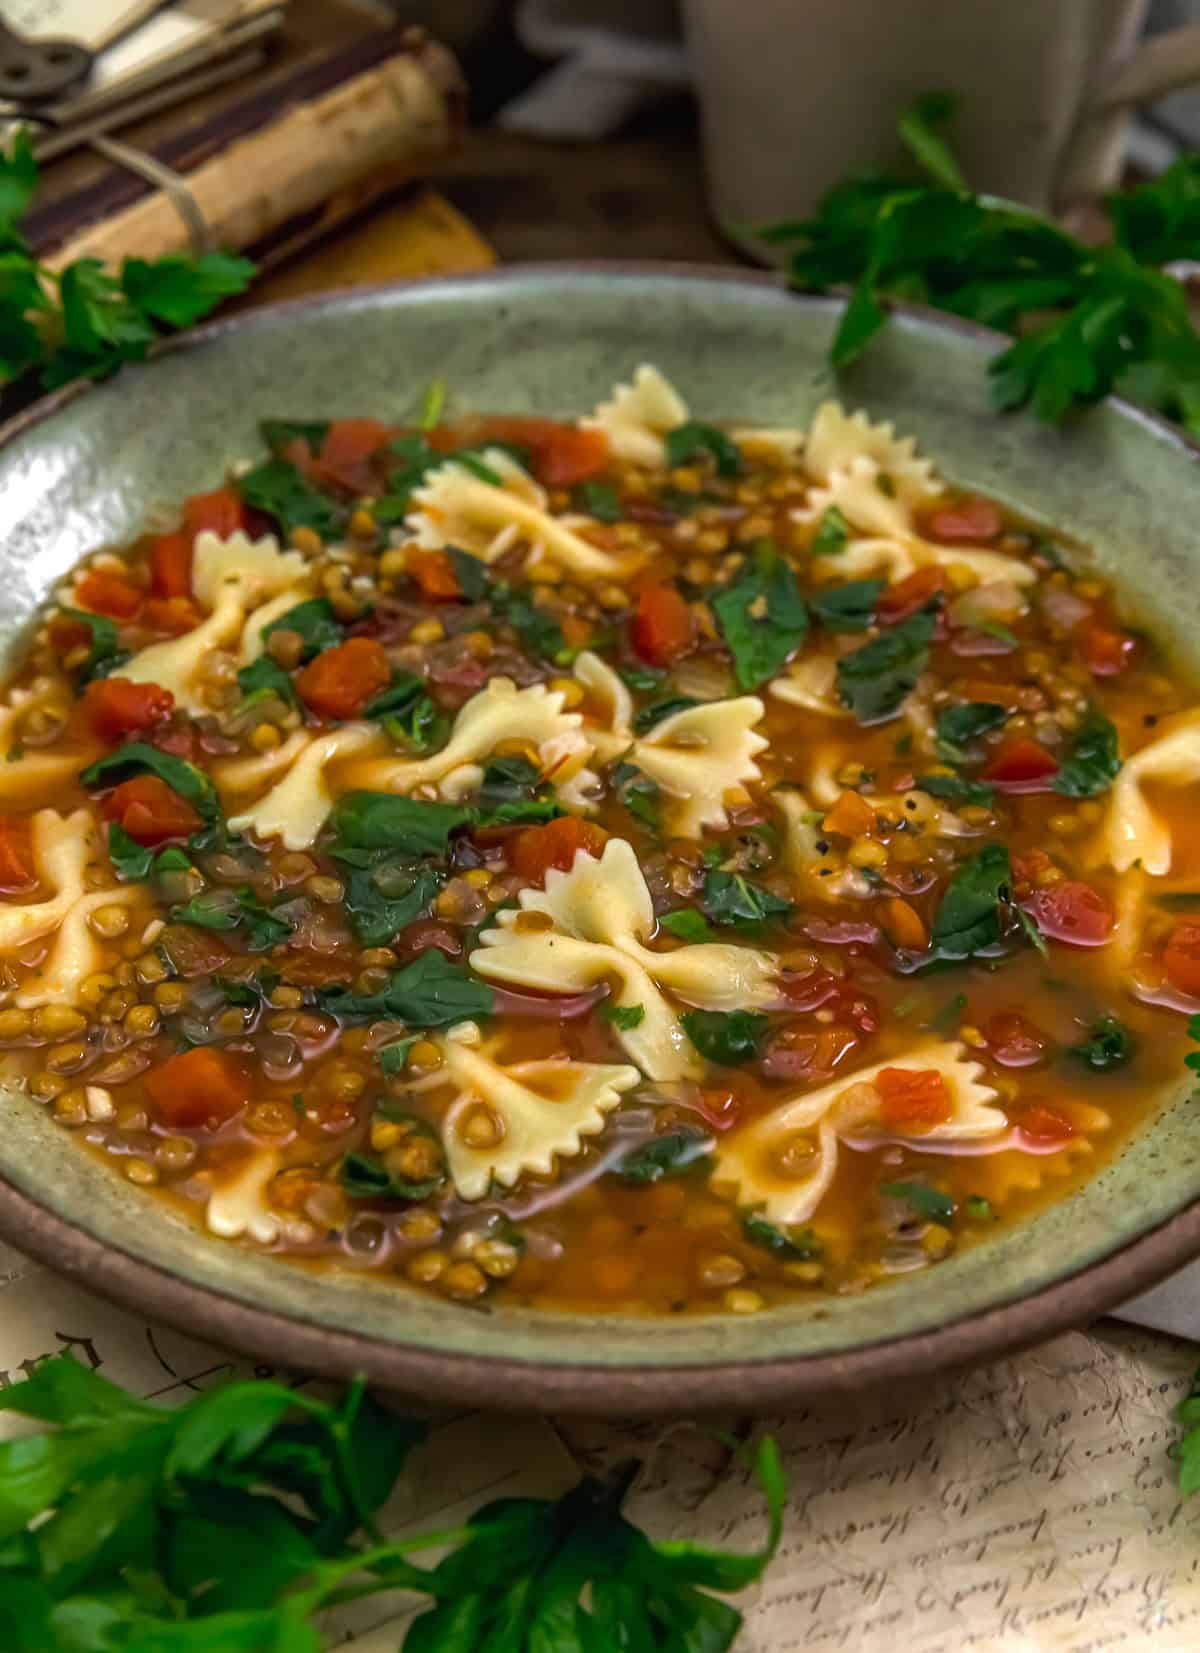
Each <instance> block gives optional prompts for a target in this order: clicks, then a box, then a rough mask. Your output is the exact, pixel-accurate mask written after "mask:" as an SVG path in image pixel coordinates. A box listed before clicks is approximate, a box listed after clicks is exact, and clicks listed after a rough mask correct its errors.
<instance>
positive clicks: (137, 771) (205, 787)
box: [79, 740, 221, 822]
mask: <svg viewBox="0 0 1200 1653" xmlns="http://www.w3.org/2000/svg"><path fill="white" fill-rule="evenodd" d="M134 775H157V776H158V778H159V780H160V781H165V782H166V784H167V785H168V786H169V787H170V788H171V790H172V791H173V792H178V794H179V796H180V797H181V798H185V799H186V800H187V802H188V803H190V804H191V805H192V806H193V808H194V809H196V810H197V812H198V813H199V814H200V815H201V816H203V818H204V819H205V820H206V821H209V822H212V821H216V820H218V819H219V818H220V813H221V805H220V801H219V799H218V798H217V794H216V790H215V788H214V787H213V784H212V782H211V781H210V780H209V778H208V776H207V775H206V774H205V773H204V771H203V770H202V769H198V768H197V767H196V765H195V764H194V763H189V762H188V761H187V759H186V758H177V757H175V756H174V755H173V754H172V753H170V752H160V751H159V749H158V747H157V746H150V745H148V744H147V743H146V742H145V741H140V740H131V741H127V742H126V743H125V745H124V746H120V747H118V748H117V750H116V751H115V752H110V753H109V754H108V756H107V757H103V758H97V760H96V762H95V763H89V764H88V766H87V768H86V769H81V770H80V772H79V779H80V782H81V783H82V784H83V785H84V786H86V787H87V788H88V789H89V791H92V790H99V789H101V788H105V789H106V788H108V787H110V786H119V785H120V783H121V782H122V781H127V780H129V779H130V778H131V777H132V776H134Z"/></svg>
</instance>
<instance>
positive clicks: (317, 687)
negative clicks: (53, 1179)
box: [0, 363, 1200, 1317]
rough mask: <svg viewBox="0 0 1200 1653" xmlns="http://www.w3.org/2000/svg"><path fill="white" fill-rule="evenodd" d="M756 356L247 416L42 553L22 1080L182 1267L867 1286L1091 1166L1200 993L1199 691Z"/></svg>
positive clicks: (8, 934) (646, 1284) (423, 1285)
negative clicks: (197, 457)
mask: <svg viewBox="0 0 1200 1653" xmlns="http://www.w3.org/2000/svg"><path fill="white" fill-rule="evenodd" d="M751 388H752V385H751V381H747V387H746V391H745V399H744V400H743V401H742V404H741V405H740V406H737V407H733V408H730V409H728V410H727V411H728V412H729V413H730V414H733V415H736V417H733V418H730V419H728V420H722V421H721V422H709V421H708V420H706V419H705V418H703V417H701V416H699V415H698V414H697V413H696V412H694V411H693V409H692V408H690V407H689V405H688V399H687V397H685V395H684V394H683V392H684V391H688V392H689V393H690V392H691V390H692V386H691V385H690V384H688V383H686V382H685V381H684V380H683V379H681V381H680V384H679V385H678V386H676V385H673V384H671V383H670V382H669V381H668V380H667V379H666V378H665V377H664V376H663V374H662V373H661V372H660V371H658V370H657V369H656V368H654V367H652V366H650V365H649V364H645V363H643V364H641V365H640V366H637V367H636V369H635V370H634V371H633V372H632V373H631V374H629V375H628V376H627V377H626V378H625V380H624V381H623V382H621V383H619V384H617V385H616V386H615V388H614V390H613V391H612V393H611V395H609V396H607V397H606V398H605V399H604V400H603V401H602V402H601V403H600V405H599V406H598V407H596V408H595V409H594V410H593V411H592V412H591V413H590V414H589V413H584V414H583V415H582V417H578V418H572V419H569V420H563V419H553V418H545V417H542V416H541V415H540V414H538V413H525V414H521V415H511V414H509V415H506V414H504V413H492V414H484V413H478V412H474V411H472V410H471V409H470V408H465V407H461V406H459V405H458V404H459V400H460V398H461V395H462V391H461V389H460V388H457V387H455V386H454V385H453V384H452V383H450V384H448V385H447V386H446V387H445V397H444V402H443V401H442V400H441V399H440V398H439V396H438V395H435V396H433V397H432V398H431V399H429V400H427V402H426V409H425V411H426V414H427V418H426V419H425V421H424V423H423V424H422V426H421V428H419V429H418V428H414V427H413V426H412V424H411V423H410V422H406V423H402V424H395V423H390V422H389V421H388V420H387V419H386V418H383V417H376V416H370V417H363V418H351V419H332V420H328V419H324V418H322V417H320V409H305V410H302V411H303V414H304V416H303V417H302V418H300V419H298V420H290V419H286V418H273V419H269V420H266V421H264V423H263V426H262V436H263V441H264V443H265V445H266V447H267V448H268V450H269V453H270V457H269V458H268V459H266V460H265V461H264V462H262V463H257V464H255V463H249V464H241V463H239V464H238V465H236V466H234V467H233V469H232V470H231V471H230V473H229V475H228V476H227V477H226V479H225V482H224V484H223V485H222V486H219V487H214V489H213V490H212V491H210V492H208V493H205V494H200V495H195V496H193V497H192V498H190V499H188V500H187V501H185V502H183V504H182V507H181V510H180V513H179V517H178V521H177V522H176V524H175V525H174V526H173V527H168V528H167V529H166V531H164V532H161V533H160V532H152V533H148V534H147V535H145V536H144V537H143V538H142V539H140V540H139V541H138V542H137V543H136V544H135V545H133V546H132V547H130V548H129V549H128V550H126V551H116V550H112V549H110V548H105V549H103V550H101V551H98V552H97V553H96V554H94V555H92V556H91V557H90V558H89V559H87V560H86V562H84V563H83V564H81V565H80V567H79V568H78V569H76V570H75V571H74V572H73V573H72V574H71V575H70V576H69V577H68V578H67V579H65V580H64V581H63V582H62V583H61V584H60V585H59V586H58V587H57V589H56V591H55V593H54V597H53V599H52V601H51V603H50V604H48V607H47V614H46V617H45V621H44V623H42V624H40V625H38V626H35V627H34V628H32V630H31V634H30V637H29V639H28V644H27V648H26V652H25V654H24V655H23V656H22V657H21V661H20V663H19V664H18V666H17V668H16V669H15V671H14V672H13V674H12V676H11V679H10V681H9V682H8V684H7V686H6V688H5V691H4V693H3V694H2V695H0V752H3V754H4V757H5V761H4V762H3V763H2V764H0V1067H2V1069H3V1072H4V1075H5V1078H6V1081H7V1082H8V1083H9V1085H10V1086H15V1087H16V1089H15V1090H10V1092H9V1094H8V1102H9V1105H10V1106H12V1107H34V1106H38V1107H43V1108H45V1109H46V1110H47V1113H48V1114H49V1115H51V1116H52V1117H53V1118H54V1119H55V1120H56V1121H57V1122H59V1123H61V1124H62V1125H63V1126H64V1127H65V1128H66V1129H67V1130H74V1131H76V1132H77V1133H78V1134H79V1135H80V1136H81V1137H83V1138H84V1139H85V1142H86V1146H87V1151H88V1152H91V1153H94V1154H97V1155H101V1156H104V1157H105V1158H106V1159H107V1160H108V1161H109V1162H110V1163H111V1165H112V1166H113V1167H114V1169H115V1171H116V1172H117V1173H118V1174H120V1175H121V1176H122V1177H123V1178H124V1179H126V1180H127V1181H128V1183H129V1184H130V1185H131V1187H130V1194H131V1196H132V1197H135V1198H136V1197H139V1196H138V1195H137V1193H136V1190H137V1189H141V1190H144V1197H145V1198H146V1199H157V1198H159V1197H160V1195H162V1196H165V1198H166V1199H167V1200H168V1201H169V1202H170V1206H171V1209H172V1210H173V1211H174V1212H175V1214H176V1215H178V1214H179V1213H180V1212H185V1213H186V1212H190V1213H191V1214H192V1215H193V1216H194V1217H195V1219H196V1220H197V1223H198V1225H199V1226H200V1227H202V1229H203V1231H204V1235H205V1238H204V1239H203V1241H202V1243H203V1244H205V1245H208V1246H217V1245H218V1244H221V1243H225V1242H230V1241H232V1242H235V1243H237V1244H238V1245H240V1246H243V1247H245V1248H247V1249H252V1250H253V1249H257V1250H258V1251H260V1252H269V1253H270V1255H271V1258H272V1262H271V1263H270V1265H269V1266H271V1267H275V1266H278V1267H284V1266H287V1263H288V1260H289V1259H292V1260H302V1261H303V1262H305V1263H306V1264H308V1265H311V1264H319V1265H320V1266H322V1267H323V1268H327V1269H341V1270H354V1271H359V1272H367V1271H369V1272H370V1275H371V1278H372V1281H373V1283H374V1286H375V1287H376V1288H377V1289H378V1290H380V1291H384V1290H395V1289H401V1288H403V1287H410V1288H413V1289H418V1290H421V1291H425V1292H430V1293H433V1294H435V1295H436V1296H438V1297H439V1298H441V1299H443V1300H444V1303H445V1304H446V1305H453V1304H474V1305H476V1306H480V1305H482V1303H483V1301H484V1300H485V1299H494V1300H496V1301H497V1303H504V1302H508V1303H513V1304H519V1305H520V1306H521V1307H522V1309H523V1310H526V1311H529V1312H534V1311H537V1310H540V1309H542V1308H544V1307H557V1308H568V1309H571V1310H577V1309H580V1308H583V1309H587V1310H589V1311H592V1312H606V1313H615V1312H622V1313H623V1312H627V1311H629V1310H636V1311H637V1312H639V1313H643V1314H646V1315H648V1316H649V1315H656V1314H657V1315H662V1316H668V1315H670V1316H673V1317H677V1316H679V1315H681V1314H687V1313H694V1312H711V1311H713V1310H718V1309H724V1310H726V1311H727V1312H731V1313H738V1314H747V1313H752V1312H754V1311H756V1310H758V1309H762V1308H765V1307H767V1306H779V1305H786V1304H788V1303H794V1302H796V1301H797V1300H798V1299H799V1298H800V1296H801V1294H803V1297H804V1298H805V1299H806V1300H808V1301H810V1302H811V1301H812V1300H813V1298H814V1297H818V1296H819V1295H820V1294H822V1293H839V1294H840V1293H847V1292H859V1291H862V1290H865V1289H867V1288H869V1287H870V1288H874V1287H875V1286H877V1285H881V1284H884V1283H886V1282H887V1281H889V1280H890V1279H891V1278H892V1277H893V1276H900V1275H907V1274H909V1273H912V1272H914V1271H916V1270H920V1269H927V1268H929V1267H931V1266H934V1265H935V1264H937V1263H938V1262H939V1261H940V1260H941V1259H943V1258H944V1257H949V1256H952V1255H954V1254H955V1253H958V1252H962V1251H964V1250H966V1249H968V1248H970V1247H974V1246H985V1247H986V1246H987V1245H988V1244H989V1243H990V1241H991V1237H992V1235H993V1234H995V1233H997V1232H1003V1231H1004V1230H1005V1228H1006V1227H1009V1226H1011V1225H1012V1224H1015V1223H1019V1222H1021V1221H1023V1220H1024V1218H1025V1216H1026V1215H1027V1214H1029V1213H1031V1212H1035V1211H1036V1210H1038V1209H1039V1208H1040V1207H1041V1206H1043V1205H1044V1204H1046V1203H1047V1202H1048V1201H1051V1200H1054V1199H1057V1198H1061V1197H1063V1192H1064V1190H1065V1189H1066V1188H1068V1187H1069V1186H1070V1183H1069V1182H1068V1180H1067V1179H1068V1178H1069V1177H1075V1178H1079V1177H1081V1176H1082V1175H1083V1174H1085V1172H1091V1171H1092V1170H1093V1169H1095V1168H1099V1167H1100V1166H1102V1165H1103V1164H1104V1163H1106V1159H1107V1156H1109V1155H1110V1154H1112V1153H1113V1152H1116V1151H1118V1150H1119V1149H1120V1148H1121V1146H1122V1145H1123V1144H1124V1143H1125V1142H1126V1141H1127V1140H1128V1139H1129V1136H1130V1134H1131V1133H1132V1132H1134V1131H1135V1130H1137V1129H1139V1128H1140V1124H1141V1122H1142V1121H1143V1120H1145V1119H1148V1118H1149V1117H1150V1116H1151V1114H1152V1113H1153V1111H1154V1110H1155V1109H1156V1108H1157V1107H1158V1105H1159V1102H1160V1100H1161V1098H1162V1094H1163V1089H1164V1086H1165V1085H1166V1084H1167V1083H1168V1082H1169V1080H1170V1077H1171V1076H1172V1075H1175V1074H1181V1073H1183V1072H1184V1071H1185V1067H1184V1058H1185V1056H1186V1055H1187V1054H1188V1052H1189V1050H1190V1049H1191V1043H1190V1041H1189V1034H1188V1028H1189V1024H1190V1023H1191V1019H1192V1018H1193V1017H1200V919H1198V918H1197V917H1196V916H1195V914H1194V913H1193V912H1192V910H1191V909H1192V907H1193V906H1194V904H1195V902H1196V899H1197V889H1198V887H1200V886H1198V884H1197V873H1198V872H1200V866H1196V865H1194V852H1193V851H1192V849H1191V840H1190V836H1189V833H1188V809H1189V808H1190V807H1191V804H1192V803H1193V802H1194V798H1193V796H1192V793H1193V790H1194V788H1193V783H1200V713H1198V712H1197V711H1196V709H1195V695H1194V692H1193V691H1192V690H1191V689H1190V688H1189V685H1188V684H1187V683H1186V682H1185V681H1184V680H1183V678H1182V675H1181V671H1180V669H1179V667H1178V666H1177V665H1176V663H1175V662H1174V661H1173V660H1172V659H1171V658H1169V657H1168V656H1166V655H1165V654H1162V653H1160V652H1159V651H1158V650H1157V649H1156V646H1155V643H1154V640H1153V638H1152V637H1151V636H1150V635H1148V634H1146V633H1145V632H1142V631H1139V632H1137V633H1136V634H1135V633H1134V632H1133V631H1131V630H1129V629H1127V628H1126V626H1125V625H1124V624H1123V623H1122V622H1121V620H1120V618H1119V615H1120V613H1121V609H1120V605H1119V603H1118V602H1117V599H1116V597H1115V596H1114V595H1113V593H1111V592H1110V591H1109V590H1108V589H1107V588H1106V586H1105V584H1104V582H1103V581H1102V580H1101V579H1100V578H1099V577H1098V576H1097V574H1096V571H1095V568H1094V566H1093V565H1092V563H1091V562H1090V561H1088V560H1086V557H1084V556H1083V555H1082V554H1081V553H1077V552H1076V551H1075V550H1074V549H1073V548H1072V546H1071V545H1069V544H1067V543H1059V537H1058V536H1057V535H1054V534H1051V533H1049V532H1048V531H1047V530H1046V529H1045V528H1044V526H1043V527H1039V528H1038V529H1037V530H1036V531H1035V530H1034V529H1032V528H1031V527H1029V526H1028V525H1026V524H1024V523H1023V522H1022V521H1021V520H1020V519H1019V518H1018V517H1017V516H1015V515H1013V514H1012V513H1009V512H1007V511H1005V510H1003V509H1002V508H1001V507H1000V506H999V505H997V504H995V503H993V502H992V501H991V500H988V499H985V498H983V497H982V496H979V495H976V494H974V493H970V492H967V491H965V490H963V489H961V488H959V487H957V486H956V485H955V484H954V482H953V480H952V479H950V478H948V477H946V476H944V475H943V474H941V472H940V471H939V470H938V469H935V466H934V462H933V458H932V456H930V455H928V454H926V453H925V452H924V451H918V449H917V446H916V443H915V442H914V440H913V439H912V438H911V437H910V436H908V435H906V434H904V432H903V426H902V424H901V423H899V422H898V423H896V424H893V423H891V422H884V421H882V420H879V419H876V418H873V417H871V416H870V415H869V414H868V413H866V412H861V411H847V410H845V409H843V408H842V407H841V406H840V405H838V404H837V403H835V402H825V403H822V404H821V405H820V406H818V407H816V408H815V411H813V410H812V409H809V408H806V407H805V405H804V397H805V395H806V392H805V388H804V387H803V386H800V385H792V384H790V383H789V381H788V377H787V375H786V373H783V372H781V376H780V380H779V384H778V385H777V386H776V388H775V392H774V394H773V395H772V396H771V398H770V402H771V405H769V406H767V405H765V404H764V407H763V408H762V410H761V411H762V413H763V415H764V417H763V419H762V421H761V422H755V412H756V409H755V407H754V405H753V399H752V397H751V394H750V392H751ZM410 389H411V387H408V386H402V387H401V388H400V389H399V390H398V391H397V396H396V401H397V406H398V407H399V406H401V405H404V406H405V407H407V406H410V405H412V402H413V398H411V397H410V395H409V391H410ZM523 399H525V398H523ZM434 404H437V405H436V406H435V405H434ZM435 420H436V423H435V422H434V421H435ZM215 480H216V479H214V481H215ZM1127 753H1132V756H1126V754H1127ZM1191 1025H1195V1024H1194V1023H1192V1024H1191ZM889 1053H893V1054H889ZM896 1053H898V1054H896ZM20 1093H23V1094H20ZM69 1151H71V1150H70V1149H67V1148H64V1152H69ZM264 1266H267V1265H264ZM896 1289H900V1290H903V1289H904V1287H903V1285H899V1286H897V1287H896ZM440 1312H442V1313H443V1314H445V1313H447V1312H452V1310H449V1309H448V1308H443V1309H442V1310H441V1311H440Z"/></svg>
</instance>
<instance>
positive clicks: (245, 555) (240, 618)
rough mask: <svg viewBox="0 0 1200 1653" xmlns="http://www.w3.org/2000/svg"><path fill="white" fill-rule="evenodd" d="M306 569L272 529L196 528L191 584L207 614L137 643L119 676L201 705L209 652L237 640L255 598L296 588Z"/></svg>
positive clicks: (190, 706) (198, 708) (196, 708)
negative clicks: (259, 532)
mask: <svg viewBox="0 0 1200 1653" xmlns="http://www.w3.org/2000/svg"><path fill="white" fill-rule="evenodd" d="M306 574H307V564H306V563H305V560H304V558H303V557H302V556H301V554H300V553H299V552H298V551H281V550H280V549H279V541H278V540H277V539H276V538H275V536H274V535H273V534H267V535H264V537H263V538H262V539H258V540H251V539H250V538H248V536H247V535H245V534H243V533H241V532H240V531H239V532H237V533H234V534H231V535H230V536H229V538H228V539H224V540H223V539H221V538H219V537H218V535H216V534H213V533H209V532H207V531H205V532H204V533H202V534H198V535H197V537H196V546H195V551H194V553H193V559H192V590H193V592H194V594H195V596H196V598H197V600H198V601H199V602H200V603H202V604H203V605H204V606H205V607H206V608H208V609H209V610H210V611H211V612H210V613H209V615H208V618H207V619H206V620H203V621H201V623H200V624H199V625H198V626H195V627H194V628H193V629H192V630H191V631H187V632H184V634H183V635H182V636H181V637H172V638H169V639H168V640H167V641H166V642H162V643H151V644H149V645H148V646H147V647H146V648H144V649H139V651H138V652H137V654H135V655H133V656H132V658H131V659H129V660H127V661H126V662H125V663H124V665H123V666H122V667H121V676H122V677H127V678H130V679H132V681H133V682H135V683H157V684H159V685H160V687H162V688H164V689H169V690H170V691H171V693H172V694H173V695H174V696H175V702H176V704H177V705H179V706H182V707H184V708H185V709H186V710H187V711H192V712H202V711H206V710H207V709H208V708H207V706H206V704H205V701H204V700H203V698H202V696H201V694H200V692H199V685H198V679H199V677H200V673H201V670H202V668H203V666H204V663H205V661H206V659H207V658H208V656H209V655H210V654H211V653H212V652H213V650H214V649H219V648H225V647H228V646H229V645H230V644H232V643H234V642H235V640H241V634H242V629H243V627H244V625H245V622H246V618H247V615H248V614H249V612H250V610H251V609H252V608H253V607H254V606H255V605H256V604H259V603H262V602H264V601H265V600H266V599H267V598H270V597H276V596H278V595H279V594H280V593H281V592H283V591H287V590H295V591H296V592H297V593H299V591H300V587H301V584H302V582H303V581H304V580H305V577H306ZM297 600H299V598H298V597H297ZM263 623H264V624H265V623H266V622H263ZM243 646H244V643H243Z"/></svg>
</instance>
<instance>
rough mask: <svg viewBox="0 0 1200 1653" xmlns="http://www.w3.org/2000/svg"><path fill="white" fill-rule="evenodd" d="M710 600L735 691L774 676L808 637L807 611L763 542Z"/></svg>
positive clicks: (789, 574) (791, 577) (782, 564)
mask: <svg viewBox="0 0 1200 1653" xmlns="http://www.w3.org/2000/svg"><path fill="white" fill-rule="evenodd" d="M710 602H711V605H712V610H713V613H714V615H715V616H716V620H717V624H718V626H719V627H720V629H721V635H722V637H723V638H724V640H725V644H726V646H727V648H728V649H729V652H730V654H731V655H732V656H733V672H734V676H735V678H736V679H737V685H738V688H739V689H744V690H751V689H757V688H758V687H759V686H760V685H761V684H763V683H765V682H767V680H768V679H769V678H772V677H774V676H775V675H776V673H777V672H779V671H780V670H781V668H782V667H783V666H784V665H785V664H786V663H787V661H788V660H789V659H790V658H791V656H792V655H793V654H794V653H795V652H796V650H797V649H798V648H799V647H800V646H801V644H802V643H803V642H804V639H805V638H806V637H807V635H808V609H807V608H806V606H805V603H804V598H803V597H802V596H801V594H800V586H799V583H798V582H797V580H796V575H795V572H794V570H793V569H792V568H791V567H790V565H789V564H788V563H787V562H786V561H785V560H784V559H783V557H781V556H780V554H779V552H778V550H777V549H776V547H775V546H774V545H772V544H771V542H770V541H769V540H764V541H762V542H760V544H759V545H758V546H757V547H756V548H755V551H754V557H753V561H752V562H751V563H750V565H749V566H748V568H746V569H745V570H744V571H743V572H741V574H740V576H739V578H738V579H737V580H735V581H734V583H733V584H732V585H730V586H726V587H725V588H724V589H722V590H719V591H717V592H715V593H714V594H713V595H712V597H711V598H710Z"/></svg>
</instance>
